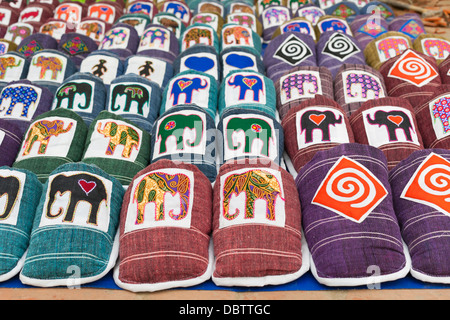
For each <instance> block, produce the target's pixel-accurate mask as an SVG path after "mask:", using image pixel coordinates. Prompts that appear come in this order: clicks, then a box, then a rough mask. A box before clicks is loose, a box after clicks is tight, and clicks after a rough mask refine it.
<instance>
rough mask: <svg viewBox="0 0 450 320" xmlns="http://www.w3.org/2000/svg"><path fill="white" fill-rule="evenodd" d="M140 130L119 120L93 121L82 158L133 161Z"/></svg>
mask: <svg viewBox="0 0 450 320" xmlns="http://www.w3.org/2000/svg"><path fill="white" fill-rule="evenodd" d="M141 142H142V130H140V129H139V128H137V127H135V126H133V125H131V124H129V123H126V122H124V121H120V120H114V121H113V120H111V119H104V120H99V121H97V122H96V123H95V130H94V131H93V132H92V135H91V137H90V141H89V145H88V146H87V148H86V152H85V154H84V158H85V159H86V158H109V159H117V160H126V161H130V162H134V161H135V160H136V158H137V156H138V154H139V151H140V148H141Z"/></svg>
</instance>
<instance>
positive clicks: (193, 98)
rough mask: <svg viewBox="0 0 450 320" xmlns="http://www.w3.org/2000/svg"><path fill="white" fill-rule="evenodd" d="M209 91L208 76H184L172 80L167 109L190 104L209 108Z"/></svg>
mask: <svg viewBox="0 0 450 320" xmlns="http://www.w3.org/2000/svg"><path fill="white" fill-rule="evenodd" d="M209 89H210V83H209V78H208V77H206V76H201V75H192V76H191V75H184V76H180V77H175V78H172V80H171V84H170V87H169V90H168V92H167V101H166V109H167V108H170V107H172V106H176V105H179V104H190V103H194V104H196V105H198V106H200V107H202V108H208V106H209V91H210V90H209Z"/></svg>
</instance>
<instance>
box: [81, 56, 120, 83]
mask: <svg viewBox="0 0 450 320" xmlns="http://www.w3.org/2000/svg"><path fill="white" fill-rule="evenodd" d="M118 68H119V60H118V59H116V58H114V57H110V56H106V55H105V56H101V55H89V56H87V57H86V58H84V59H83V61H82V62H81V65H80V71H81V72H89V73H92V74H93V75H94V76H97V77H99V78H101V79H102V80H103V83H104V84H107V85H109V84H111V81H113V80H114V79H115V78H116V77H117V69H118Z"/></svg>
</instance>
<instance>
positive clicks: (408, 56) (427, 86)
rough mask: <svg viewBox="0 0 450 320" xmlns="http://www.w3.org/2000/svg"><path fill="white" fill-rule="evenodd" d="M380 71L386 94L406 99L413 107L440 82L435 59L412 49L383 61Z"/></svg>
mask: <svg viewBox="0 0 450 320" xmlns="http://www.w3.org/2000/svg"><path fill="white" fill-rule="evenodd" d="M380 73H381V74H382V75H383V78H384V83H385V84H386V89H387V93H388V96H392V97H400V98H405V99H408V100H409V102H410V103H411V105H412V106H413V107H414V108H416V107H417V105H418V104H420V101H421V100H422V99H425V98H427V97H429V96H430V95H431V93H432V92H433V91H434V89H435V88H436V87H438V86H439V85H441V84H442V81H441V77H440V76H439V68H438V66H437V64H436V60H435V59H434V58H432V57H429V56H427V55H425V54H423V53H420V52H417V51H414V50H412V49H407V50H406V51H405V52H403V53H402V54H401V55H399V56H396V57H395V58H392V59H390V60H388V61H386V62H385V63H383V64H382V65H381V67H380Z"/></svg>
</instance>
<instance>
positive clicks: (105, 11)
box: [86, 0, 123, 24]
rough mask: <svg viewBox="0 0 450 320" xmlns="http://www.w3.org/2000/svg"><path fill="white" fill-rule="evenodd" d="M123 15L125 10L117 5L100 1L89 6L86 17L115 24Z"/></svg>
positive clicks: (103, 0)
mask: <svg viewBox="0 0 450 320" xmlns="http://www.w3.org/2000/svg"><path fill="white" fill-rule="evenodd" d="M122 14H123V8H122V7H120V6H119V5H118V4H117V3H115V2H112V1H105V0H100V1H96V2H94V3H91V4H89V5H88V7H87V13H86V16H87V17H90V18H97V19H100V20H103V21H105V22H106V23H109V24H113V23H114V22H115V21H116V20H117V19H118V18H119V17H120V16H121V15H122Z"/></svg>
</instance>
